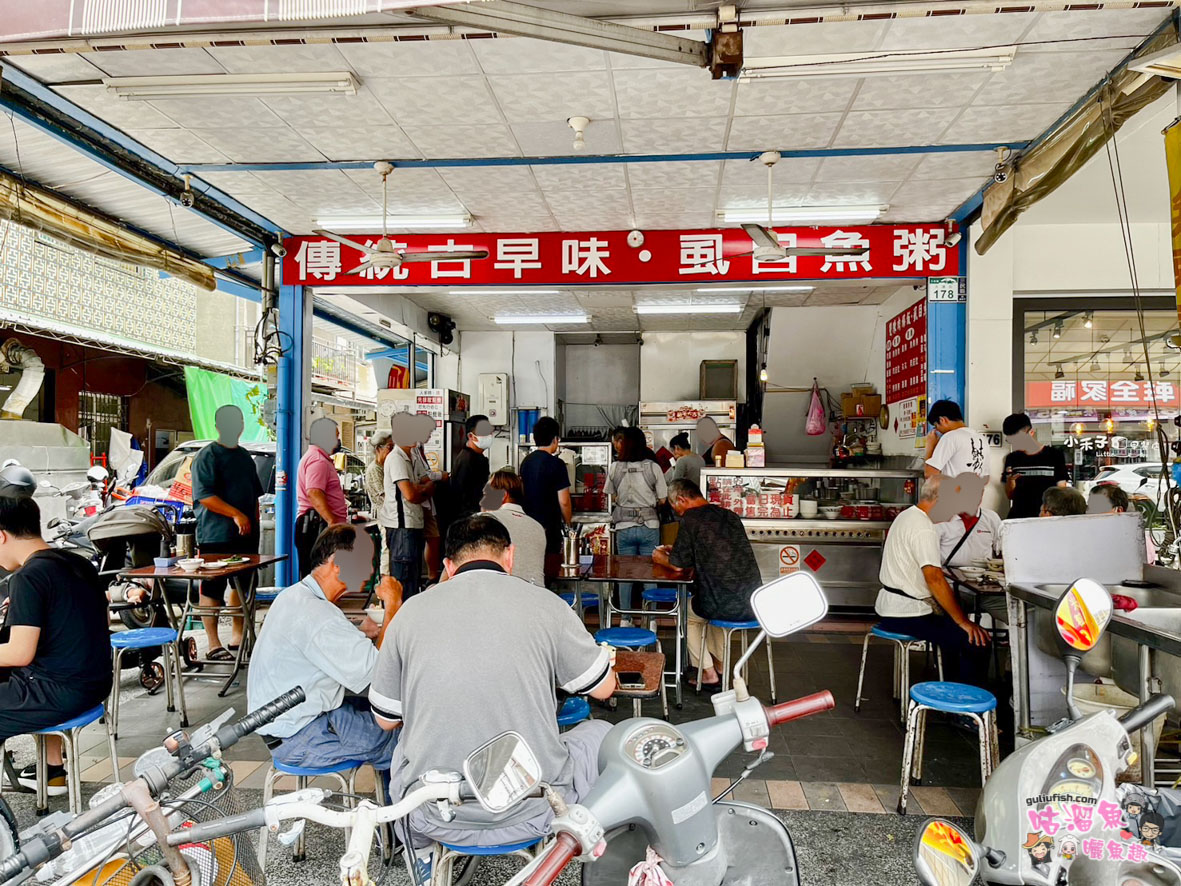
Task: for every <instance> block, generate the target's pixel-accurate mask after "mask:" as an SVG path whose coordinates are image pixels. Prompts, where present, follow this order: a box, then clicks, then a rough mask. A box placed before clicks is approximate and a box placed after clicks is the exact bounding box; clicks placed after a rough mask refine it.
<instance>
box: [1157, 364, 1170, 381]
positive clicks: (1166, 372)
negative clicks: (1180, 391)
mask: <svg viewBox="0 0 1181 886" xmlns="http://www.w3.org/2000/svg"><path fill="white" fill-rule="evenodd" d="M1172 374H1173V373H1172V372H1171V371H1170V370H1169V367H1168V366H1165V365H1164V364H1163V363H1162V364H1161V367H1160V372H1158V373H1157V375H1159V376H1160V377H1161V378H1168V377H1169V376H1170V375H1172Z"/></svg>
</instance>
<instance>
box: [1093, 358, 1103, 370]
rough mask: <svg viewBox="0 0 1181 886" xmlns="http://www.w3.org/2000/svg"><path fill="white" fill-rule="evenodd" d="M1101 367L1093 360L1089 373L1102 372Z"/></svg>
mask: <svg viewBox="0 0 1181 886" xmlns="http://www.w3.org/2000/svg"><path fill="white" fill-rule="evenodd" d="M1102 371H1103V367H1102V366H1100V365H1099V361H1098V360H1095V361H1093V362H1092V363H1091V372H1102Z"/></svg>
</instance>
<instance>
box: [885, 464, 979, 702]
mask: <svg viewBox="0 0 1181 886" xmlns="http://www.w3.org/2000/svg"><path fill="white" fill-rule="evenodd" d="M942 481H943V477H942V475H939V474H936V475H934V476H932V477H928V478H927V479H926V480H924V481H923V486H922V489H921V490H920V491H919V502H918V504H917V505H914V506H913V507H910V508H907V509H906V510H905V511H903V512H902V513H901V514H899V515H898V518H897V519H896V520H895V521H894V523H893V524H892V525H891V526H890V532H889V534H888V535H887V536H886V545H885V548H884V550H883V551H882V568H881V571H880V572H879V574H878V577H879V578H880V580H881V582H882V589H881V590H880V591H878V597H877V602H876V603H875V604H874V609H875V610H876V611H877V614H878V615H879V616H881V621H879V622H878V627H880V628H881V629H882V630H885V631H890V632H891V633H897V634H905V635H907V636H909V637H914V638H915V639H917V640H926V641H928V642H931V643H935V644H936V645H937V646H939V647H940V649H942V650H943V670H944V675H945V676H946V678H947V679H948V680H952V681H958V682H963V683H972V684H974V685H982V683H983V679H984V676H985V675H986V673H987V656H986V655H981V654H980V653H981V651H983V649H984V647H986V646H987V644H988V642H989V635H988V632H987V631H986V630H984V629H983V628H982V627H980V626H979V625H977V624H975V623H973V622H972V621H971V620H970V619H969V618H968V616H967V615H965V614H964V610H963V609H962V608H961V607H960V603H959V600H958V599H957V598H956V594H955V591H953V590H952V588H951V585H949V584H948V583H947V579H946V578H945V577H944V575H943V565H942V564H943V558H942V557H941V555H940V549H939V532H938V530H937V529H936V523H937V522H940V518H941V517H942V518H944V519H946V517H950V516H953V515H954V514H955V513H957V512H958V510H959V507H958V503H956V502H950V501H949V502H945V503H944V505H945V506H946V505H950V507H943V508H939V507H938V505H939V492H940V486H941V485H942ZM949 482H950V481H949ZM949 498H950V497H949ZM942 511H947V513H946V514H943V513H942ZM933 517H934V519H932V518H933Z"/></svg>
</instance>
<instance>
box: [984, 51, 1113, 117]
mask: <svg viewBox="0 0 1181 886" xmlns="http://www.w3.org/2000/svg"><path fill="white" fill-rule="evenodd" d="M1125 54H1126V53H1125V52H1124V51H1123V50H1119V49H1116V50H1111V49H1107V50H1102V51H1089V52H1028V51H1026V50H1021V51H1020V52H1018V53H1017V57H1016V58H1014V59H1013V63H1012V64H1011V65H1009V67H1007V68H1005V70H1003V71H999V72H998V73H996V74H993V75H992V77H991V79H990V80H989V81H988V84H987V85H986V86H985V87H984V88H983V89H982V90H981V91H980V92H979V93H978V94H977V95H976V98H975V99H974V100H973V101H972V104H974V105H1022V104H1036V103H1044V102H1052V101H1061V102H1073V101H1075V100H1076V99H1078V98H1079V97H1081V96H1082V94H1083V93H1085V92H1086V91H1087V90H1088V89H1090V88H1091V87H1092V86H1094V85H1095V83H1096V82H1098V81H1099V80H1100V79H1102V78H1103V76H1104V75H1105V74H1106V73H1107V71H1108V70H1109V69H1110V68H1113V67H1115V66H1116V65H1117V64H1118V63H1119V61H1120V60H1121V59H1122V58H1123V57H1124V55H1125Z"/></svg>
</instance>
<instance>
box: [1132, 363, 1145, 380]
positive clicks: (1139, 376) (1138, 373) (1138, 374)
mask: <svg viewBox="0 0 1181 886" xmlns="http://www.w3.org/2000/svg"><path fill="white" fill-rule="evenodd" d="M1134 381H1144V373H1143V372H1141V371H1140V364H1139V363H1137V364H1136V378H1135V379H1134Z"/></svg>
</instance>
